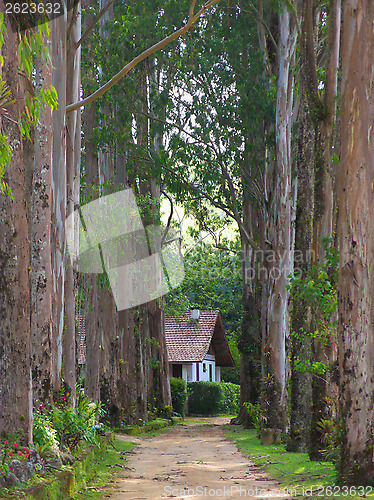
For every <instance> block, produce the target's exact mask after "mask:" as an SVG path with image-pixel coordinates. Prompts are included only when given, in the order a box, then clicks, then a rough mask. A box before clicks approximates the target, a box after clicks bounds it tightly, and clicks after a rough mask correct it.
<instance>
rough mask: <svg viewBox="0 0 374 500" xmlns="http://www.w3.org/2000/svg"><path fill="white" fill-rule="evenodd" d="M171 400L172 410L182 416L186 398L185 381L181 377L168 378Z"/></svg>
mask: <svg viewBox="0 0 374 500" xmlns="http://www.w3.org/2000/svg"><path fill="white" fill-rule="evenodd" d="M170 390H171V401H172V406H173V410H174V412H176V413H179V415H181V416H182V417H184V405H185V403H186V400H187V390H186V382H185V381H184V380H183V379H181V378H174V377H171V378H170Z"/></svg>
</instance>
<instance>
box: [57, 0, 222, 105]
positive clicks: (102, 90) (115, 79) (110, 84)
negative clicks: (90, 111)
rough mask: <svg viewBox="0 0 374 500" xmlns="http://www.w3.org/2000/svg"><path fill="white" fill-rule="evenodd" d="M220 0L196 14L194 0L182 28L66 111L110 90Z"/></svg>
mask: <svg viewBox="0 0 374 500" xmlns="http://www.w3.org/2000/svg"><path fill="white" fill-rule="evenodd" d="M219 1H220V0H208V1H207V2H206V3H205V4H204V5H203V7H201V9H200V10H199V11H198V12H197V13H196V14H195V15H193V7H194V5H195V2H196V0H192V4H191V8H190V13H189V17H188V21H187V23H186V24H185V25H184V26H183V27H182V28H180V29H179V30H178V31H176V32H175V33H173V34H171V35H169V36H167V37H166V38H164V39H163V40H161V41H160V42H157V43H156V44H155V45H152V47H150V48H149V49H147V50H145V51H144V52H142V53H141V54H140V55H138V56H137V57H135V58H134V59H133V60H132V61H131V62H129V63H128V64H126V66H124V67H123V68H122V69H121V71H119V72H118V73H117V74H116V75H115V76H113V78H112V79H111V80H109V81H108V82H107V83H106V84H105V85H103V86H102V87H100V88H99V89H98V90H97V91H96V92H94V93H93V94H91V95H90V96H88V97H86V98H85V99H82V101H78V102H76V103H74V104H69V105H68V106H66V113H70V112H71V111H75V110H76V109H79V108H82V107H83V106H87V104H90V103H91V102H92V101H95V100H96V99H97V98H98V97H100V96H102V95H103V94H104V93H105V92H106V91H107V90H109V89H110V88H111V87H113V85H114V84H115V83H117V82H118V81H119V80H121V78H123V77H124V76H125V75H126V74H127V73H128V72H129V71H131V70H132V68H133V67H134V66H136V65H137V64H139V63H140V62H141V61H143V60H144V59H146V58H147V57H148V56H150V55H151V54H153V53H154V52H157V51H158V50H160V49H162V48H163V47H165V46H166V45H168V44H169V43H171V42H173V41H174V40H176V39H177V38H179V37H180V36H181V35H183V34H184V33H186V32H187V31H188V30H189V29H190V28H191V27H192V26H193V25H194V24H195V22H196V21H197V20H198V19H199V17H200V16H202V15H203V14H204V12H206V11H207V10H208V9H210V8H211V7H213V6H214V5H215V4H217V3H218V2H219Z"/></svg>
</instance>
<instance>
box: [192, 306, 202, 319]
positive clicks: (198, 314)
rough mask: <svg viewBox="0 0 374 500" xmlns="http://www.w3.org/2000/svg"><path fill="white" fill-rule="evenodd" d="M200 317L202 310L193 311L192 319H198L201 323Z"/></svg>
mask: <svg viewBox="0 0 374 500" xmlns="http://www.w3.org/2000/svg"><path fill="white" fill-rule="evenodd" d="M199 317H200V309H191V319H196V321H199Z"/></svg>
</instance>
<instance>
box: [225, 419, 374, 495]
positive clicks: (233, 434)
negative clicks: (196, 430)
mask: <svg viewBox="0 0 374 500" xmlns="http://www.w3.org/2000/svg"><path fill="white" fill-rule="evenodd" d="M228 429H229V430H228V431H227V432H226V437H228V438H229V439H230V440H232V441H234V442H235V444H236V445H237V446H238V449H239V450H240V451H241V452H242V453H243V454H244V455H246V456H247V457H248V458H250V460H251V461H253V462H254V463H255V464H256V465H258V466H260V467H261V468H263V469H264V470H265V471H266V472H267V473H268V474H269V476H271V477H273V478H274V479H276V480H277V481H279V483H280V484H279V489H288V490H289V492H290V494H291V495H292V496H293V497H296V496H297V497H298V498H305V499H310V498H315V499H320V500H332V499H334V498H341V499H347V500H353V499H355V500H356V499H357V500H358V499H363V498H371V499H372V498H374V488H372V487H358V486H357V487H351V488H350V487H349V486H345V487H344V486H341V487H339V486H337V485H335V479H336V471H335V467H334V465H333V464H332V463H331V462H312V461H311V460H309V457H308V454H307V453H291V452H288V451H286V449H285V446H284V445H283V444H278V445H271V446H263V445H262V444H261V442H260V440H259V439H258V438H257V435H256V431H255V430H254V429H244V428H243V427H242V426H229V427H228Z"/></svg>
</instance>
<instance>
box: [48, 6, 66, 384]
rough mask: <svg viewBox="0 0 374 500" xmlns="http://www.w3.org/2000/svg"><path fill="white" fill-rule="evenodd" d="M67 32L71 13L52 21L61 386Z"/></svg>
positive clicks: (57, 379) (56, 380)
mask: <svg viewBox="0 0 374 500" xmlns="http://www.w3.org/2000/svg"><path fill="white" fill-rule="evenodd" d="M66 34H67V13H66V11H65V12H64V14H63V15H61V16H59V17H56V19H54V20H53V21H52V65H53V68H54V69H53V76H52V83H53V86H54V87H55V89H56V91H57V95H58V108H57V109H56V110H54V112H53V152H52V237H51V241H52V243H51V248H52V272H53V299H52V306H53V337H52V338H53V342H52V352H53V353H54V359H53V362H54V363H53V376H52V386H53V388H54V389H58V388H59V387H60V384H61V376H62V342H63V333H64V310H65V259H66V238H65V219H66V207H67V192H66V186H67V173H66V113H65V108H66V69H67V65H66V58H67V54H66Z"/></svg>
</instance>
